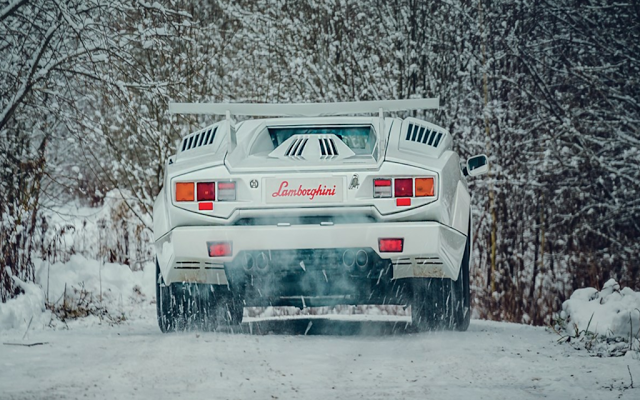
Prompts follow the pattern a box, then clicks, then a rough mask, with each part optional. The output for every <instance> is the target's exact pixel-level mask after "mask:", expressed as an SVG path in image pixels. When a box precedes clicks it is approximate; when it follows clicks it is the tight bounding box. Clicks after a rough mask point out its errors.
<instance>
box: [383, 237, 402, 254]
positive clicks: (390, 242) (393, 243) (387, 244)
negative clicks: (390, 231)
mask: <svg viewBox="0 0 640 400" xmlns="http://www.w3.org/2000/svg"><path fill="white" fill-rule="evenodd" d="M403 247H404V239H403V238H394V239H390V238H389V239H387V238H385V239H378V249H380V252H381V253H402V249H403Z"/></svg>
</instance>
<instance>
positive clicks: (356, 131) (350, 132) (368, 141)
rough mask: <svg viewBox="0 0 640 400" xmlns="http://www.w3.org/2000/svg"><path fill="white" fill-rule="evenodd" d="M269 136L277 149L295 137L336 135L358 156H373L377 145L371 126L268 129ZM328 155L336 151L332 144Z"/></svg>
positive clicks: (328, 149)
mask: <svg viewBox="0 0 640 400" xmlns="http://www.w3.org/2000/svg"><path fill="white" fill-rule="evenodd" d="M268 130H269V136H271V141H272V142H273V147H274V148H277V147H278V146H280V145H281V144H282V143H284V142H286V141H287V139H289V138H290V137H291V136H294V135H327V134H333V135H336V136H337V137H338V138H339V139H340V140H342V142H344V144H346V145H347V146H348V147H349V148H350V149H351V150H352V151H353V152H354V153H356V154H367V155H368V154H371V153H372V152H373V148H374V146H375V144H376V136H375V134H374V133H373V131H372V129H371V126H336V127H327V126H323V127H308V126H304V127H287V128H268ZM327 144H328V146H329V147H328V148H327V150H326V151H327V152H328V154H330V153H332V152H333V151H335V149H333V148H331V147H330V146H331V143H330V142H329V143H327Z"/></svg>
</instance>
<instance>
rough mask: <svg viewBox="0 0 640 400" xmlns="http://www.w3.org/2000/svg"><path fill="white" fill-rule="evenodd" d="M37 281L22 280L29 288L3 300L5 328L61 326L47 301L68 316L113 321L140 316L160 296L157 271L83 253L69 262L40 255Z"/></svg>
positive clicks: (0, 326)
mask: <svg viewBox="0 0 640 400" xmlns="http://www.w3.org/2000/svg"><path fill="white" fill-rule="evenodd" d="M35 276H36V283H35V284H34V283H22V282H21V283H20V286H21V287H22V288H23V290H24V291H25V293H24V294H23V295H20V296H18V297H17V298H16V299H12V300H9V301H8V302H7V303H6V304H1V303H0V332H1V331H3V330H8V329H17V330H22V331H25V330H26V328H27V326H29V325H30V328H31V329H43V328H45V327H56V326H61V325H62V324H61V322H60V321H59V320H58V318H55V317H54V316H52V313H51V312H50V311H49V310H47V309H45V302H46V303H47V304H49V305H50V307H53V308H54V309H55V310H56V311H57V313H58V315H59V316H60V317H62V319H66V318H65V316H66V317H67V318H70V319H73V318H75V317H77V316H84V315H86V314H90V315H101V316H102V317H103V318H105V319H108V320H112V321H113V320H122V319H132V318H139V317H140V316H141V315H140V313H141V312H142V308H141V305H143V304H150V303H152V302H153V301H155V300H154V299H155V286H154V270H153V268H152V266H147V267H146V268H144V269H143V270H139V271H131V269H130V268H129V267H128V266H126V265H122V264H114V263H101V262H99V261H96V260H91V259H87V258H85V257H83V256H81V255H77V254H76V255H73V256H71V258H70V259H69V261H68V262H64V263H62V262H57V263H52V264H50V263H48V262H43V261H41V260H36V274H35Z"/></svg>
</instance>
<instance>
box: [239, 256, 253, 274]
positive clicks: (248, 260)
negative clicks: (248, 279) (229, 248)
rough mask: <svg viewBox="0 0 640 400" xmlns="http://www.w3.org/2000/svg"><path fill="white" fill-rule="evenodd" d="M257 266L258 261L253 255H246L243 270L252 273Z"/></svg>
mask: <svg viewBox="0 0 640 400" xmlns="http://www.w3.org/2000/svg"><path fill="white" fill-rule="evenodd" d="M255 264H256V260H255V259H254V258H253V254H251V253H244V264H243V265H242V268H244V270H245V271H247V272H250V271H251V270H252V269H253V267H254V266H255Z"/></svg>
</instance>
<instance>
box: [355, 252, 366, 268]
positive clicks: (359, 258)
mask: <svg viewBox="0 0 640 400" xmlns="http://www.w3.org/2000/svg"><path fill="white" fill-rule="evenodd" d="M368 263H369V255H368V254H367V252H366V251H364V250H358V252H357V253H356V265H357V266H358V268H360V269H365V267H366V266H367V264H368Z"/></svg>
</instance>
